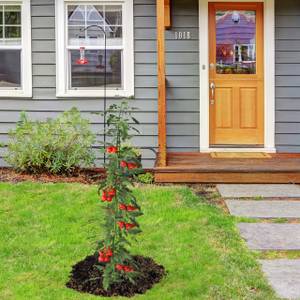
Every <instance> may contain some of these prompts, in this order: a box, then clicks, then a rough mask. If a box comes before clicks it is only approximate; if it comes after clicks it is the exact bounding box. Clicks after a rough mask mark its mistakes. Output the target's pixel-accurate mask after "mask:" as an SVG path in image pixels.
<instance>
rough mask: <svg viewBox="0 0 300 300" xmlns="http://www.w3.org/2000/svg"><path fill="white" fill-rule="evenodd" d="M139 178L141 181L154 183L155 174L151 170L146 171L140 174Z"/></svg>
mask: <svg viewBox="0 0 300 300" xmlns="http://www.w3.org/2000/svg"><path fill="white" fill-rule="evenodd" d="M137 179H138V181H139V182H140V183H144V184H153V183H154V175H153V174H152V173H150V172H146V173H144V174H139V175H138V176H137Z"/></svg>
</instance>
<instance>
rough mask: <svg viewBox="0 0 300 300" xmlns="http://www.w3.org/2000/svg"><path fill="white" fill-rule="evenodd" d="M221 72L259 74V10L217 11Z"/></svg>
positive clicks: (218, 51)
mask: <svg viewBox="0 0 300 300" xmlns="http://www.w3.org/2000/svg"><path fill="white" fill-rule="evenodd" d="M216 45H217V47H216V48H217V49H216V63H217V68H216V70H217V73H218V74H255V73H256V12H255V11H217V12H216Z"/></svg>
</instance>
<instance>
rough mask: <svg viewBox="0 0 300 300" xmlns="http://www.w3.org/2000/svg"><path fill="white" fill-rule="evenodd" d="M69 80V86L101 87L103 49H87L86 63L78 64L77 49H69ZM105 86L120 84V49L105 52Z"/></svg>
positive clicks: (117, 85) (102, 80)
mask: <svg viewBox="0 0 300 300" xmlns="http://www.w3.org/2000/svg"><path fill="white" fill-rule="evenodd" d="M70 56H71V82H70V88H71V89H74V88H90V89H92V88H99V87H100V88H101V87H103V86H104V80H105V78H104V73H105V72H104V71H105V61H104V57H105V53H104V50H87V51H86V53H85V57H86V58H87V59H88V64H86V65H78V64H77V63H76V61H77V60H78V57H79V56H80V53H79V50H71V51H70ZM106 57H107V58H106V83H107V87H112V88H117V87H118V88H119V87H121V86H122V51H121V50H108V51H107V54H106Z"/></svg>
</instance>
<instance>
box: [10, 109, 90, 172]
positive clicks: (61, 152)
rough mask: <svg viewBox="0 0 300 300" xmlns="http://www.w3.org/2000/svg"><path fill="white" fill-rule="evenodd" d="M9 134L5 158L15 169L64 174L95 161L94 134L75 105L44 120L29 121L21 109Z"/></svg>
mask: <svg viewBox="0 0 300 300" xmlns="http://www.w3.org/2000/svg"><path fill="white" fill-rule="evenodd" d="M9 137H10V140H9V143H8V153H7V155H6V156H5V160H6V162H8V163H9V164H10V165H11V166H12V167H13V168H15V169H16V170H18V171H26V172H30V173H42V172H50V173H53V174H66V173H71V172H73V171H74V170H75V169H76V168H78V167H80V166H81V167H88V166H91V165H93V162H94V155H93V152H92V144H93V143H94V141H95V135H94V134H93V133H92V132H91V130H90V124H89V121H88V120H86V119H83V118H82V117H81V115H80V113H79V111H78V110H77V109H76V108H72V109H71V110H70V111H67V112H64V113H62V114H60V115H59V116H58V117H57V118H56V119H48V120H47V121H46V122H41V121H30V120H29V119H28V117H27V115H26V113H24V112H23V113H22V114H21V119H20V122H19V123H18V124H17V127H16V129H15V130H12V131H11V132H10V133H9Z"/></svg>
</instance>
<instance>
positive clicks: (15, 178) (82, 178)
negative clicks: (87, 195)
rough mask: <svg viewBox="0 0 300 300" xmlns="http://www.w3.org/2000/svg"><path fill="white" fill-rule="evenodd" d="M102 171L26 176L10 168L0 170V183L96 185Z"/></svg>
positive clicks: (86, 170) (89, 170)
mask: <svg viewBox="0 0 300 300" xmlns="http://www.w3.org/2000/svg"><path fill="white" fill-rule="evenodd" d="M103 174H104V173H103V169H100V168H94V169H92V168H90V169H80V170H77V171H76V172H74V173H73V174H69V175H53V174H47V173H43V174H36V175H34V174H27V173H19V172H16V171H15V170H13V169H12V168H0V182H14V183H17V182H24V181H30V182H41V183H59V182H65V183H82V184H92V183H98V182H99V180H100V179H101V178H103Z"/></svg>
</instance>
